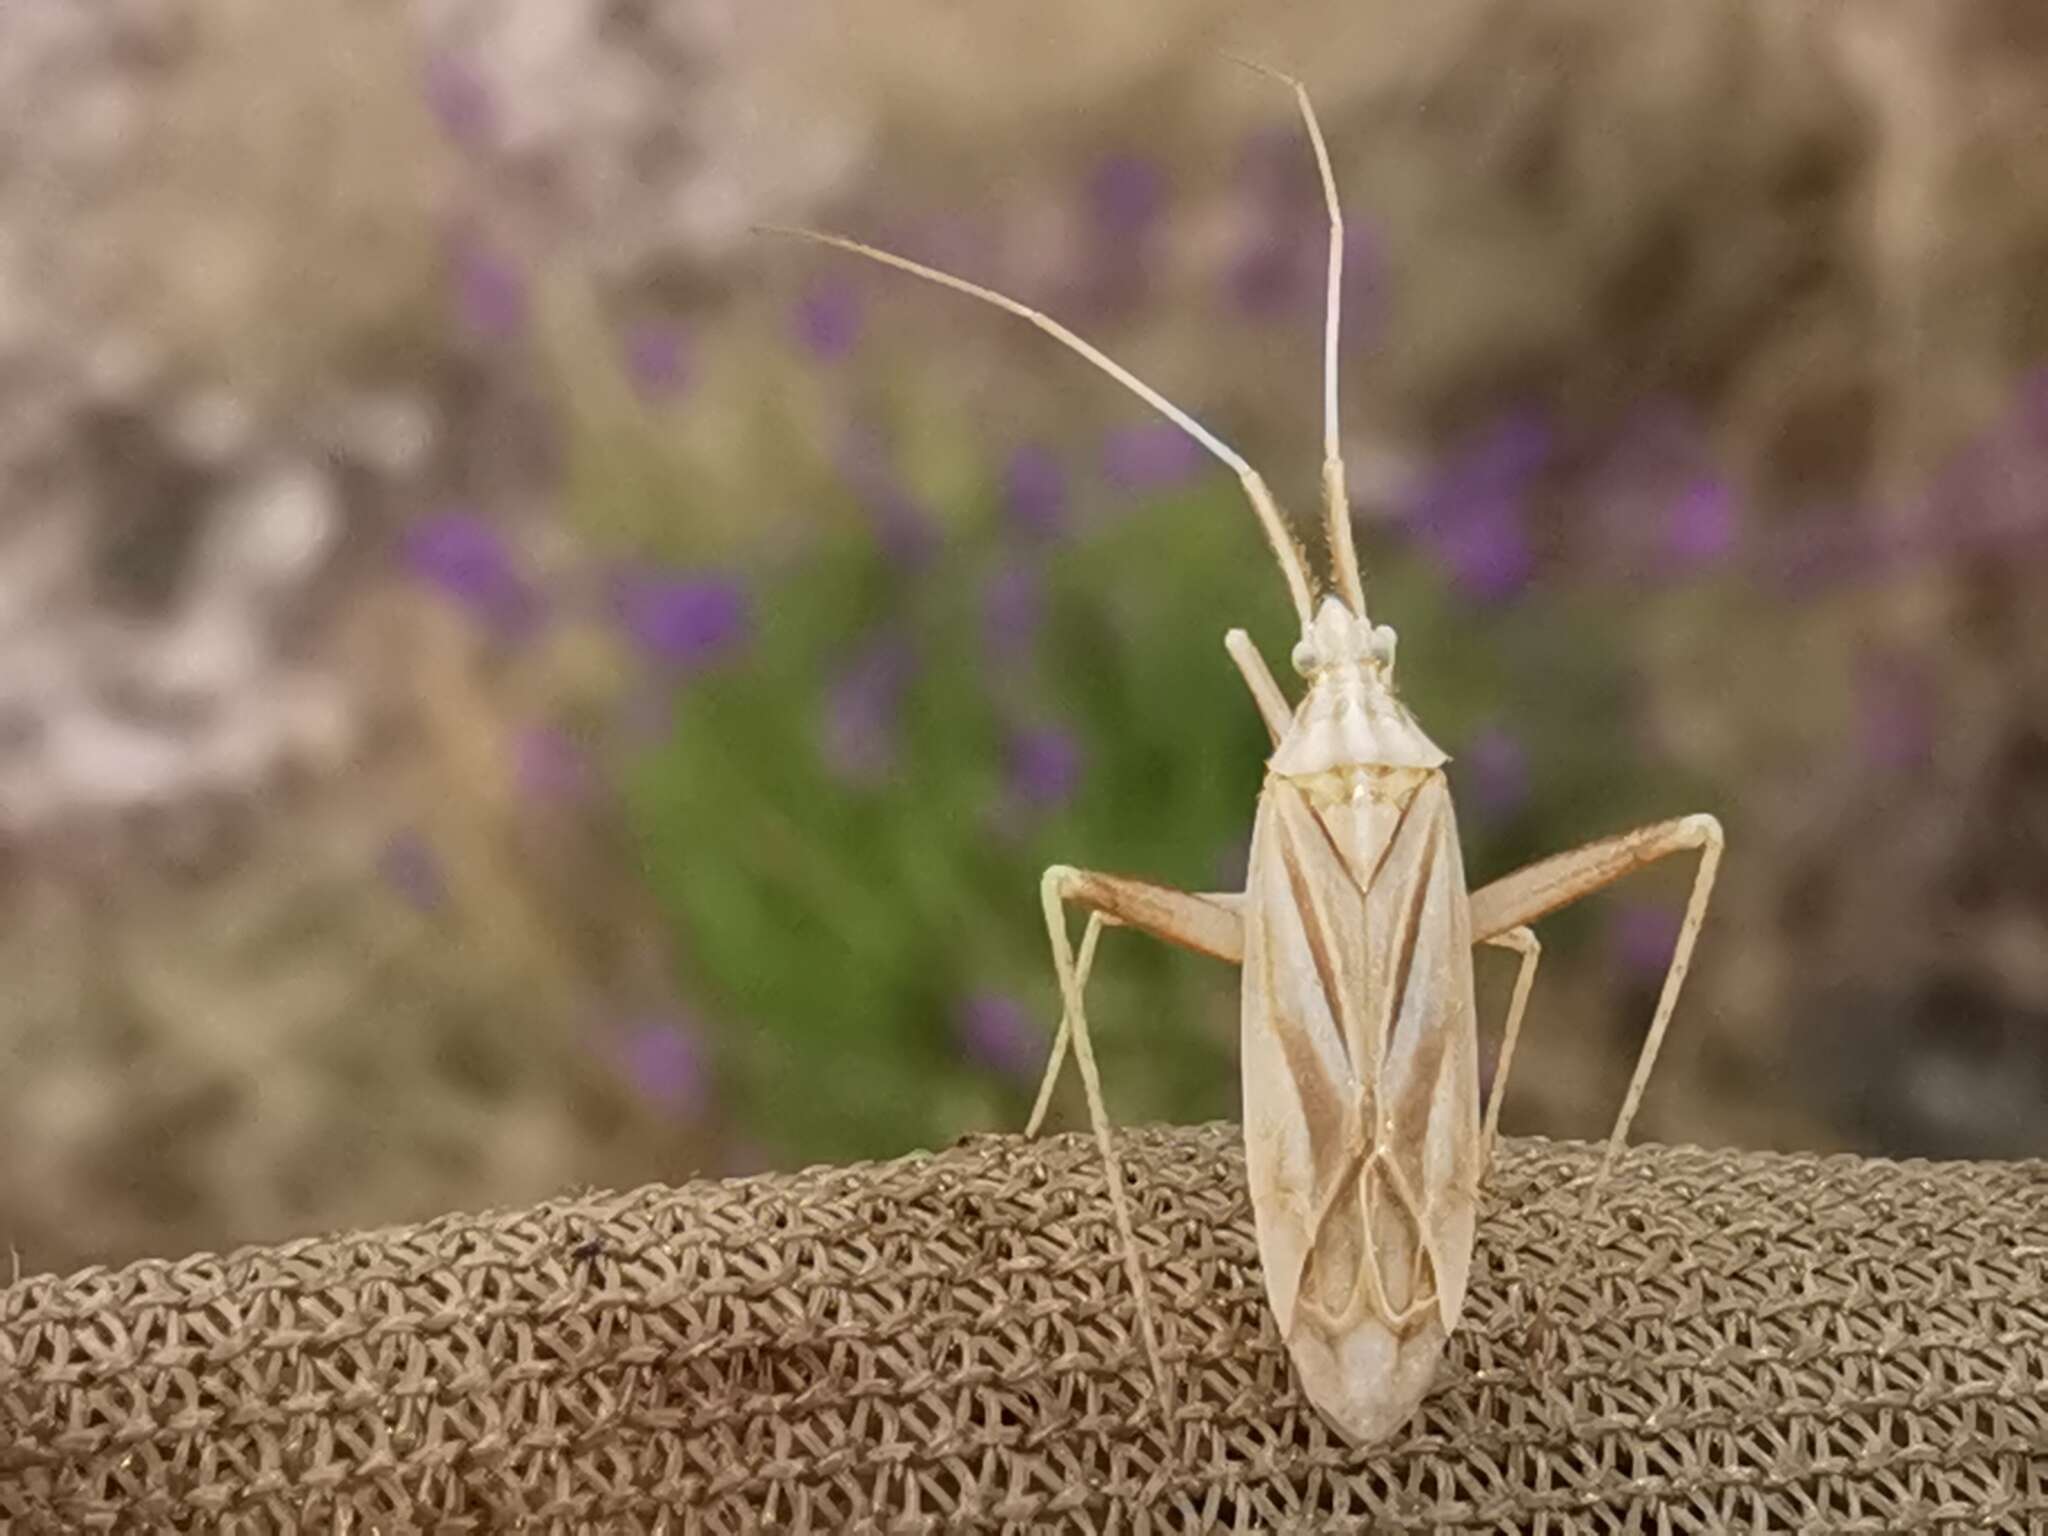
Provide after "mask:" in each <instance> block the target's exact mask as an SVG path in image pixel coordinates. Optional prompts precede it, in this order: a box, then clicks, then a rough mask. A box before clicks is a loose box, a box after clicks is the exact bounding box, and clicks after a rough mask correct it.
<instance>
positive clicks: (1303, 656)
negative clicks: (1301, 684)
mask: <svg viewBox="0 0 2048 1536" xmlns="http://www.w3.org/2000/svg"><path fill="white" fill-rule="evenodd" d="M1293 661H1294V670H1295V671H1296V672H1297V673H1298V674H1300V675H1301V676H1302V677H1307V676H1309V675H1310V674H1311V673H1312V672H1314V671H1315V669H1316V648H1315V647H1314V646H1312V645H1310V644H1309V643H1308V642H1307V641H1306V640H1297V641H1296V642H1295V643H1294V656H1293Z"/></svg>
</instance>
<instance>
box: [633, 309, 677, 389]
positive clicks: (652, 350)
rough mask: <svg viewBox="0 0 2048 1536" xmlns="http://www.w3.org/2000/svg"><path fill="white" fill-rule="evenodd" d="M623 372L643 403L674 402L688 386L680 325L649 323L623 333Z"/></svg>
mask: <svg viewBox="0 0 2048 1536" xmlns="http://www.w3.org/2000/svg"><path fill="white" fill-rule="evenodd" d="M626 371H627V373H628V374H630V375H631V377H632V380H633V384H634V386H635V388H637V389H638V390H639V392H640V397H641V398H642V399H643V400H655V401H662V400H673V399H675V398H677V397H678V396H680V395H682V394H683V393H685V392H686V391H687V390H688V389H689V387H690V345H689V337H688V336H687V335H686V334H685V333H684V331H683V329H682V328H681V327H680V326H676V325H670V324H664V323H661V322H658V321H649V322H646V323H643V324H640V325H636V326H634V327H633V328H632V329H631V330H630V331H628V332H627V333H626Z"/></svg>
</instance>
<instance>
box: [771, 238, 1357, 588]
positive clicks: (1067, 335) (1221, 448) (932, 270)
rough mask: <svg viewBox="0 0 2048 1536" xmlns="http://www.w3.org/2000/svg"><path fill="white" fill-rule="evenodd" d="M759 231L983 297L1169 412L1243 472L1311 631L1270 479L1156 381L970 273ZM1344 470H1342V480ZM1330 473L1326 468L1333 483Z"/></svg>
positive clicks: (1304, 579)
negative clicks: (1268, 485) (832, 249)
mask: <svg viewBox="0 0 2048 1536" xmlns="http://www.w3.org/2000/svg"><path fill="white" fill-rule="evenodd" d="M755 232H756V233H758V234H767V235H789V236H793V237H794V238H796V239H798V240H809V241H812V242H814V243H816V244H818V245H830V246H837V247H838V248H839V249H840V250H842V251H851V252H852V253H853V254H854V255H856V256H865V257H866V258H867V259H868V260H870V261H879V262H880V263H882V265H884V266H888V267H895V268H897V269H898V270H900V271H904V272H908V273H910V274H911V275H912V276H914V277H921V278H924V279H925V280H926V281H927V282H933V283H938V284H940V285H941V286H943V287H946V288H951V289H954V290H955V291H957V292H960V293H964V294H966V295H967V296H968V297H969V298H975V299H980V300H981V301H982V302H983V303H985V304H993V305H995V306H996V308H998V309H1006V310H1008V311H1009V312H1010V313H1011V314H1013V315H1016V316H1017V317H1018V318H1019V319H1023V320H1028V321H1030V322H1031V323H1032V324H1033V325H1035V326H1037V327H1038V328H1039V329H1040V330H1041V331H1044V332H1045V333H1046V334H1047V335H1048V336H1050V337H1052V339H1053V340H1054V341H1057V342H1059V343H1060V344H1061V345H1062V346H1064V347H1067V348H1068V349H1070V350H1072V351H1074V352H1078V353H1080V354H1081V356H1082V357H1084V358H1086V359H1087V360H1088V361H1089V362H1091V363H1093V364H1094V365H1095V366H1096V367H1097V368H1100V369H1101V370H1102V371H1103V372H1104V373H1106V374H1108V375H1109V376H1110V377H1111V378H1113V379H1115V380H1116V381H1117V382H1118V383H1119V384H1121V385H1123V386H1124V388H1126V389H1128V390H1130V391H1131V393H1133V394H1134V395H1136V396H1138V397H1139V398H1140V399H1141V400H1143V401H1145V402H1146V403H1147V404H1148V405H1150V406H1151V407H1152V408H1153V409H1154V410H1156V411H1158V412H1159V413H1160V414H1161V415H1163V416H1165V417H1166V418H1167V419H1168V420H1169V421H1171V422H1172V423H1173V424H1174V425H1175V426H1177V427H1179V428H1180V429H1181V430H1182V431H1183V432H1185V433H1187V434H1188V436H1190V437H1192V438H1193V439H1194V440H1195V441H1196V442H1198V443H1200V444H1201V445H1202V446H1203V447H1204V448H1206V449H1208V450H1209V452H1210V453H1212V454H1214V455H1215V456H1216V457H1217V458H1219V459H1221V460H1222V461H1223V462H1224V463H1225V464H1228V465H1229V466H1230V467H1231V468H1232V469H1233V470H1235V471H1236V472H1237V478H1238V480H1239V481H1240V482H1242V484H1243V485H1244V491H1245V496H1246V497H1247V498H1248V499H1249V500H1250V502H1251V504H1252V511H1253V512H1255V513H1257V514H1258V519H1259V524H1260V526H1261V527H1263V528H1264V529H1265V532H1266V539H1267V541H1268V542H1269V543H1270V544H1271V545H1272V546H1273V554H1274V557H1275V558H1276V559H1278V560H1279V562H1280V573H1281V575H1283V576H1285V577H1286V578H1287V591H1288V594H1289V595H1290V596H1291V597H1292V598H1293V599H1294V609H1295V612H1296V614H1297V615H1298V616H1299V617H1300V619H1301V623H1302V627H1303V628H1304V629H1306V628H1307V627H1308V624H1309V622H1310V620H1311V619H1312V618H1313V617H1314V596H1315V595H1314V592H1313V591H1312V590H1311V588H1310V585H1309V576H1308V568H1307V564H1306V562H1305V561H1304V560H1303V558H1302V553H1301V546H1300V545H1298V544H1296V543H1295V542H1294V536H1293V535H1292V534H1290V533H1289V532H1288V531H1287V524H1286V522H1285V520H1284V519H1282V517H1281V516H1280V508H1279V506H1278V504H1277V503H1275V502H1274V500H1273V493H1272V492H1271V491H1269V490H1268V489H1267V488H1266V482H1265V481H1264V480H1263V479H1261V478H1260V477H1259V473H1258V471H1257V470H1255V469H1253V468H1252V467H1251V465H1249V464H1247V463H1246V462H1245V460H1244V457H1243V455H1241V454H1239V453H1238V451H1237V450H1236V449H1234V448H1232V447H1231V446H1230V445H1229V444H1228V443H1226V442H1224V441H1223V439H1222V438H1220V437H1218V436H1216V434H1215V433H1213V432H1211V431H1210V430H1209V429H1208V428H1207V427H1205V426H1203V425H1202V424H1201V423H1200V422H1199V421H1197V420H1195V418H1194V417H1192V416H1190V415H1189V414H1188V413H1187V412H1186V411H1184V410H1182V409H1181V408H1180V407H1179V406H1177V405H1175V404H1174V403H1173V402H1172V401H1171V400H1169V399H1167V398H1166V396H1164V395H1162V394H1160V393H1159V391H1158V390H1156V389H1154V388H1153V387H1152V386H1151V385H1150V384H1147V383H1146V382H1145V381H1144V380H1143V379H1141V378H1139V377H1138V376H1137V375H1136V374H1134V373H1132V372H1131V371H1130V370H1129V369H1128V368H1125V367H1124V366H1123V364H1121V363H1119V362H1117V360H1116V359H1115V358H1113V357H1111V356H1109V355H1108V354H1107V353H1106V352H1104V351H1102V349H1101V348H1099V347H1097V346H1095V345H1094V344H1093V343H1091V342H1088V341H1085V340H1083V339H1082V338H1081V337H1079V336H1077V335H1075V334H1074V332H1072V331H1070V330H1068V329H1067V327H1065V326H1064V325H1061V324H1060V323H1059V321H1057V320H1055V319H1053V318H1052V316H1050V315H1047V314H1043V313H1041V312H1040V311H1038V310H1035V309H1033V308H1031V307H1030V306H1029V305H1028V304H1021V303H1019V302H1018V301H1017V300H1015V299H1013V298H1011V297H1009V295H1007V294H1002V293H997V292H996V291H995V290H994V289H993V288H984V287H982V286H981V285H980V284H979V283H970V282H969V281H967V279H966V278H964V277H955V276H954V275H953V274H952V273H950V272H941V271H940V270H939V269H938V268H937V267H928V266H926V265H924V264H923V263H922V262H917V261H912V260H911V259H910V258H909V257H908V256H898V255H897V254H896V253H895V252H894V251H885V250H882V249H880V248H879V247H876V246H872V245H863V244H862V243H861V242H860V241H858V240H849V239H848V238H846V237H845V236H844V235H828V234H826V233H824V232H823V231H821V230H815V229H799V228H795V227H793V226H790V225H783V224H759V225H756V226H755ZM1341 477H1342V471H1341V469H1340V470H1339V478H1340V480H1341ZM1327 479H1328V472H1327V467H1326V469H1325V480H1326V482H1327ZM1345 541H1346V547H1347V548H1348V547H1349V542H1350V525H1349V524H1348V523H1347V524H1346V525H1345ZM1356 565H1357V561H1356V559H1355V557H1354V559H1353V561H1352V567H1353V577H1352V579H1353V582H1354V584H1355V583H1356V580H1357V576H1356Z"/></svg>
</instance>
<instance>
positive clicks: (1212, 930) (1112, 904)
mask: <svg viewBox="0 0 2048 1536" xmlns="http://www.w3.org/2000/svg"><path fill="white" fill-rule="evenodd" d="M1054 873H1059V874H1061V875H1062V877H1063V879H1065V880H1066V881H1067V882H1068V884H1067V888H1066V890H1065V896H1066V899H1067V900H1069V901H1074V902H1078V903H1079V904H1081V905H1082V906H1085V907H1088V908H1090V909H1091V910H1090V912H1089V918H1088V928H1087V931H1086V932H1084V933H1083V934H1082V935H1081V953H1080V955H1079V957H1078V958H1077V959H1076V960H1075V962H1074V976H1075V981H1076V983H1077V985H1078V986H1079V988H1080V989H1081V990H1082V991H1084V992H1085V991H1086V989H1087V986H1088V973H1089V971H1090V970H1091V969H1092V968H1093V966H1094V963H1095V944H1096V941H1097V939H1099V938H1100V937H1101V933H1102V930H1103V928H1105V927H1112V928H1122V927H1131V928H1138V929H1142V930H1143V931H1144V932H1146V933H1149V934H1151V935H1152V936H1153V937H1154V938H1158V939H1164V940H1165V941H1166V942H1167V943H1169V944H1178V945H1179V946H1180V947H1181V948H1183V949H1192V950H1197V951H1199V952H1200V953H1202V954H1205V955H1214V956H1215V957H1216V958H1217V959H1218V960H1228V961H1230V962H1232V963H1233V964H1235V963H1236V962H1237V961H1238V960H1239V959H1240V958H1242V956H1243V952H1244V941H1243V938H1242V936H1241V933H1240V930H1239V928H1238V924H1237V912H1238V908H1239V906H1240V905H1241V904H1242V902H1243V900H1244V898H1243V897H1242V896H1241V895H1239V894H1238V893H1237V892H1235V891H1214V892H1210V893H1207V894H1205V895H1199V896H1197V895H1190V894H1188V893H1187V892H1185V891H1176V890H1173V889H1172V888H1170V887H1168V886H1162V885H1150V884H1147V883H1146V882H1144V881H1142V880H1126V879H1122V878H1120V877H1118V876H1116V875H1101V874H1093V873H1090V872H1089V871H1087V870H1079V869H1068V868H1067V867H1066V866H1064V865H1056V866H1054V868H1053V869H1052V870H1048V871H1047V872H1046V878H1047V879H1048V880H1050V879H1051V878H1052V876H1053V874H1054ZM1062 931H1064V930H1062ZM1073 1033H1074V1031H1073V1019H1072V1016H1071V1015H1070V1014H1068V1013H1067V1012H1066V1011H1065V999H1064V996H1063V997H1062V1001H1061V1017H1060V1027H1059V1033H1058V1034H1056V1035H1055V1036H1054V1037H1053V1042H1052V1055H1051V1056H1050V1057H1049V1058H1048V1060H1047V1061H1046V1064H1045V1076H1044V1078H1043V1079H1042V1080H1041V1081H1040V1082H1039V1085H1038V1098H1037V1100H1036V1101H1035V1102H1034V1103H1033V1105H1032V1108H1031V1118H1030V1119H1029V1120H1028V1121H1026V1122H1025V1125H1024V1134H1025V1135H1026V1136H1036V1135H1037V1134H1038V1132H1039V1128H1040V1127H1041V1126H1042V1125H1043V1124H1044V1123H1045V1114H1046V1111H1047V1110H1048V1109H1049V1108H1050V1107H1051V1105H1052V1093H1053V1089H1054V1087H1055V1086H1056V1085H1057V1084H1058V1082H1059V1075H1060V1068H1061V1067H1063V1066H1065V1065H1066V1061H1067V1045H1068V1042H1069V1041H1070V1040H1072V1038H1073Z"/></svg>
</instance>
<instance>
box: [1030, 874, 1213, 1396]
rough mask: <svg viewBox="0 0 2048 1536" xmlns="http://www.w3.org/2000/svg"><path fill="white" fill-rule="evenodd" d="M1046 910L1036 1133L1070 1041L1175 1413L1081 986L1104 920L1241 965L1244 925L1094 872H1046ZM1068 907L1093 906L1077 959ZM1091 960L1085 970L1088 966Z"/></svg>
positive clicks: (1152, 1360) (1143, 1323)
mask: <svg viewBox="0 0 2048 1536" xmlns="http://www.w3.org/2000/svg"><path fill="white" fill-rule="evenodd" d="M1039 895H1040V898H1041V900H1042V902H1043V905H1044V907H1045V927H1046V933H1047V935H1048V936H1049V937H1050V938H1051V940H1052V959H1053V968H1054V970H1055V971H1056V972H1057V973H1058V975H1059V985H1060V1009H1061V1013H1062V1015H1063V1017H1062V1018H1061V1021H1060V1034H1059V1039H1058V1040H1057V1041H1055V1042H1054V1046H1053V1051H1054V1057H1053V1061H1052V1064H1051V1066H1050V1067H1049V1069H1048V1071H1047V1076H1046V1082H1045V1085H1044V1086H1043V1087H1041V1088H1040V1090H1039V1107H1038V1109H1036V1110H1034V1111H1033V1114H1032V1124H1031V1127H1030V1131H1027V1134H1030V1132H1035V1131H1036V1130H1037V1128H1038V1121H1039V1119H1040V1117H1041V1116H1042V1114H1043V1112H1044V1105H1045V1101H1046V1100H1047V1098H1048V1097H1049V1096H1050V1093H1051V1086H1052V1081H1053V1079H1054V1077H1055V1076H1056V1075H1057V1073H1058V1070H1059V1060H1060V1051H1061V1047H1062V1046H1063V1045H1064V1043H1065V1042H1066V1041H1067V1039H1068V1038H1069V1037H1071V1038H1072V1040H1073V1044H1074V1060H1075V1062H1076V1063H1077V1064H1078V1065H1079V1066H1080V1068H1081V1085H1082V1087H1083V1088H1084V1089H1085V1090H1086V1091H1087V1095H1088V1118H1089V1121H1090V1122H1091V1123H1092V1125H1093V1126H1094V1130H1095V1143H1096V1145H1097V1146H1098V1147H1100V1148H1101V1149H1102V1162H1103V1166H1104V1171H1105V1172H1106V1174H1107V1175H1108V1178H1109V1204H1110V1210H1111V1211H1112V1213H1113V1214H1114V1215H1115V1217H1116V1230H1117V1237H1118V1238H1119V1239H1120V1240H1121V1242H1122V1243H1123V1250H1124V1272H1125V1273H1126V1274H1127V1275H1129V1277H1130V1281H1131V1291H1132V1294H1133V1295H1134V1296H1135V1297H1136V1298H1137V1303H1138V1324H1139V1328H1140V1330H1141V1331H1142V1333H1143V1335H1144V1340H1145V1358H1146V1360H1147V1362H1148V1363H1149V1364H1150V1366H1151V1368H1152V1380H1153V1382H1154V1383H1155V1384H1156V1386H1157V1388H1158V1391H1159V1401H1160V1407H1161V1411H1162V1412H1163V1413H1164V1414H1165V1415H1166V1416H1167V1417H1168V1419H1169V1420H1170V1419H1171V1418H1172V1415H1173V1387H1172V1381H1171V1378H1170V1377H1168V1375H1167V1374H1166V1365H1165V1362H1164V1360H1163V1359H1162V1358H1161V1356H1160V1353H1159V1328H1158V1322H1157V1319H1156V1318H1155V1316H1154V1313H1153V1308H1152V1292H1151V1287H1150V1286H1149V1285H1148V1284H1147V1283H1146V1279H1145V1266H1144V1264H1143V1263H1142V1262H1141V1261H1140V1260H1139V1258H1138V1237H1137V1233H1136V1231H1135V1230H1134V1229H1133V1227H1132V1225H1131V1211H1130V1197H1129V1195H1128V1194H1127V1193H1126V1191H1125V1189H1124V1175H1123V1163H1122V1160H1121V1159H1119V1158H1118V1156H1117V1151H1116V1137H1115V1135H1114V1133H1113V1132H1112V1130H1111V1128H1110V1123H1109V1110H1108V1108H1107V1107H1106V1106H1105V1105H1104V1103H1103V1099H1102V1077H1101V1074H1100V1073H1099V1072H1098V1071H1097V1070H1096V1066H1095V1046H1094V1043H1093V1041H1091V1040H1090V1039H1089V1036H1088V1017H1087V1014H1086V1012H1085V1011H1084V1009H1083V1006H1082V998H1081V983H1082V981H1083V980H1084V979H1085V975H1086V965H1088V964H1092V962H1093V960H1094V954H1093V947H1094V946H1093V944H1092V942H1091V941H1092V940H1093V939H1095V938H1096V937H1097V936H1098V935H1099V933H1100V931H1101V926H1102V922H1103V921H1104V920H1108V921H1115V922H1122V923H1128V924H1129V925H1131V926H1132V927H1137V928H1143V929H1145V930H1146V931H1148V932H1150V933H1154V934H1157V935H1158V936H1159V937H1161V938H1163V939H1166V940H1168V941H1169V942H1171V943H1175V944H1180V945H1183V946H1185V947H1186V948H1189V949H1198V950H1201V951H1203V952H1204V953H1206V954H1212V955H1215V956H1216V957H1217V958H1218V959H1224V960H1238V959H1241V958H1242V957H1243V954H1244V938H1243V924H1242V921H1241V920H1240V918H1239V917H1238V915H1237V913H1236V912H1235V911H1234V910H1232V909H1231V908H1230V907H1229V906H1227V905H1225V904H1224V903H1223V902H1220V901H1218V900H1216V899H1214V898H1205V897H1201V896H1192V895H1189V894H1188V893H1186V892H1184V891H1175V890H1170V889H1168V888H1167V887H1165V886H1157V885H1147V884H1146V883H1144V882H1143V881H1139V880H1124V879H1119V878H1118V877H1116V876H1114V875H1100V874H1092V873H1090V872H1088V871H1086V870H1079V869H1070V868H1068V867H1067V866H1066V865H1063V864H1055V865H1054V866H1053V867H1052V868H1051V869H1048V870H1047V871H1046V872H1045V878H1044V880H1043V881H1042V882H1040V885H1039ZM1069 901H1073V902H1078V903H1080V904H1082V905H1085V906H1088V907H1091V908H1093V909H1094V910H1093V912H1092V913H1091V916H1090V920H1089V924H1088V932H1087V934H1086V936H1085V937H1084V938H1083V939H1082V955H1081V957H1080V958H1077V957H1076V956H1075V954H1074V946H1073V938H1072V936H1071V935H1070V934H1069V933H1068V932H1067V906H1066V904H1067V903H1068V902H1069ZM1084 962H1085V964H1084Z"/></svg>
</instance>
